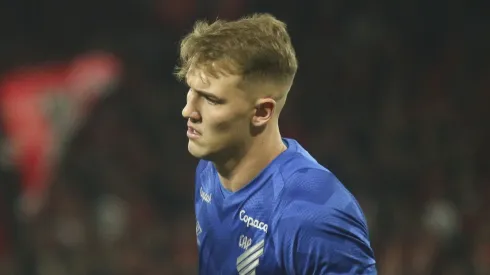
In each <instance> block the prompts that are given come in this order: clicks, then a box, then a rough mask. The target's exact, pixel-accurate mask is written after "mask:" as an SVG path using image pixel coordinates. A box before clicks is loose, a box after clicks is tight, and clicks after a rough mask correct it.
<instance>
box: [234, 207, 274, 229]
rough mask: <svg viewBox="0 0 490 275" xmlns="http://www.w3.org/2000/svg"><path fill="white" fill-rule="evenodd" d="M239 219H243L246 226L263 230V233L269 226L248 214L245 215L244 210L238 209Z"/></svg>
mask: <svg viewBox="0 0 490 275" xmlns="http://www.w3.org/2000/svg"><path fill="white" fill-rule="evenodd" d="M240 220H241V221H243V222H244V223H246V224H247V227H249V226H251V227H255V228H257V229H259V230H262V231H264V232H265V233H267V229H268V228H269V226H268V225H267V224H266V223H263V222H261V221H259V220H256V219H254V218H252V217H250V216H247V215H246V214H245V210H241V211H240Z"/></svg>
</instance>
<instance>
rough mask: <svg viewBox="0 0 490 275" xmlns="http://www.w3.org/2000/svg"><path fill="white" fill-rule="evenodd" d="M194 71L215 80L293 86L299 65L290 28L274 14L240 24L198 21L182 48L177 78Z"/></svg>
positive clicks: (245, 18)
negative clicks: (229, 76) (238, 77)
mask: <svg viewBox="0 0 490 275" xmlns="http://www.w3.org/2000/svg"><path fill="white" fill-rule="evenodd" d="M191 68H192V69H193V68H197V69H200V70H202V71H203V72H204V73H206V74H209V75H211V76H213V77H218V76H219V75H226V74H232V75H241V76H242V77H243V79H244V80H245V81H247V80H258V79H259V80H265V81H273V82H275V83H292V80H293V79H294V76H295V74H296V70H297V68H298V61H297V59H296V54H295V51H294V48H293V46H292V43H291V38H290V37H289V34H288V32H287V30H286V24H285V23H284V22H281V21H279V20H278V19H276V18H275V17H274V16H272V15H270V14H254V15H251V16H248V17H244V18H241V19H239V20H236V21H225V20H217V21H215V22H213V23H212V24H209V23H207V22H204V21H198V22H197V23H196V24H195V25H194V29H193V31H192V32H191V33H189V34H188V35H187V36H185V37H184V39H183V40H182V42H181V44H180V64H179V66H178V67H177V71H176V76H177V77H178V78H179V79H180V80H182V79H185V77H186V75H187V73H188V72H189V70H191Z"/></svg>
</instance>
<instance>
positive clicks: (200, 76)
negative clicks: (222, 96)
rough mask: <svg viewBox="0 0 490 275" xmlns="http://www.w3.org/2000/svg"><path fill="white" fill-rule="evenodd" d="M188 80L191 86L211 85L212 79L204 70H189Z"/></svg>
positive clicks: (204, 86)
mask: <svg viewBox="0 0 490 275" xmlns="http://www.w3.org/2000/svg"><path fill="white" fill-rule="evenodd" d="M185 79H186V82H187V84H188V85H189V86H191V87H203V88H206V87H209V86H210V85H211V81H210V79H209V76H208V75H207V74H206V73H204V71H202V70H196V69H193V70H189V72H188V73H187V75H186V77H185Z"/></svg>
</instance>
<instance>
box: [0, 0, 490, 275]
mask: <svg viewBox="0 0 490 275" xmlns="http://www.w3.org/2000/svg"><path fill="white" fill-rule="evenodd" d="M251 12H271V13H273V14H274V15H276V16H277V17H278V18H279V19H282V20H284V21H286V22H287V24H288V28H289V30H290V33H291V35H292V39H293V42H294V45H295V47H296V50H297V54H298V58H299V62H300V69H299V72H298V75H297V79H296V82H295V85H294V87H293V89H292V92H291V94H290V97H289V100H288V104H287V107H286V108H285V111H284V114H283V118H282V121H281V125H282V126H281V129H282V131H283V133H284V135H285V136H287V137H291V138H295V139H297V140H298V141H300V142H301V143H302V144H303V146H304V147H305V148H306V149H307V150H309V151H310V152H311V153H312V154H313V156H314V157H316V158H317V159H318V160H319V161H320V162H321V163H322V164H323V165H324V166H326V167H328V168H329V169H330V170H332V171H333V172H334V173H335V174H336V175H337V176H338V177H339V178H340V179H341V181H342V182H343V183H344V184H345V185H346V186H347V187H348V188H349V189H350V190H351V191H352V192H353V193H354V195H355V196H356V197H357V198H358V200H359V201H360V203H361V205H362V207H363V209H364V211H365V214H366V217H367V220H368V223H369V226H370V234H371V239H372V245H373V248H374V251H375V254H376V258H377V261H378V269H379V274H381V275H432V274H434V275H436V274H437V275H439V274H440V275H489V274H490V213H489V211H488V209H490V161H489V160H488V156H489V155H490V146H489V141H490V111H489V110H490V108H488V107H489V105H490V66H489V64H490V60H489V59H490V54H489V49H490V35H489V30H490V24H489V23H490V22H489V21H490V5H488V1H456V0H450V1H442V0H432V1H423V0H399V1H388V0H372V1H360V0H349V1H345V0H344V1H341V0H318V1H314V0H312V1H300V0H281V1H279V0H267V1H259V0H179V1H177V0H139V1H127V0H119V1H114V0H85V1H62V0H44V1H33V0H1V1H0V75H1V79H2V80H1V84H0V123H1V126H0V163H1V164H0V170H1V172H0V274H2V275H3V274H6V275H7V274H20V275H64V274H70V275H78V274H80V275H85V274H87V275H99V274H100V275H136V274H138V275H139V274H142V275H156V274H170V275H173V274H176V275H185V274H196V263H197V257H196V244H195V243H196V241H195V220H194V213H193V179H194V169H195V165H196V163H197V161H196V160H195V159H193V158H192V157H191V156H189V154H188V152H187V138H186V136H185V132H186V125H185V120H184V119H182V118H181V115H180V113H181V108H182V107H183V106H184V102H185V92H186V88H185V87H184V86H183V85H182V84H180V83H178V82H177V81H176V80H175V79H174V78H173V76H172V72H173V70H174V66H175V64H176V60H177V57H178V51H177V50H178V42H179V39H180V38H181V37H182V36H183V35H184V34H185V33H186V32H188V31H190V29H191V26H192V24H193V22H194V21H195V20H196V19H205V18H208V19H215V18H218V17H219V18H223V19H236V18H238V17H240V16H242V15H245V14H249V13H251Z"/></svg>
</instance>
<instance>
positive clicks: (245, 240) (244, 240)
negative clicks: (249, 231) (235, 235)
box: [238, 235, 252, 250]
mask: <svg viewBox="0 0 490 275" xmlns="http://www.w3.org/2000/svg"><path fill="white" fill-rule="evenodd" d="M251 244H252V238H249V237H247V236H245V235H241V236H240V240H239V241H238V246H239V247H240V248H243V249H245V250H247V249H248V248H249V247H250V245H251Z"/></svg>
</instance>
